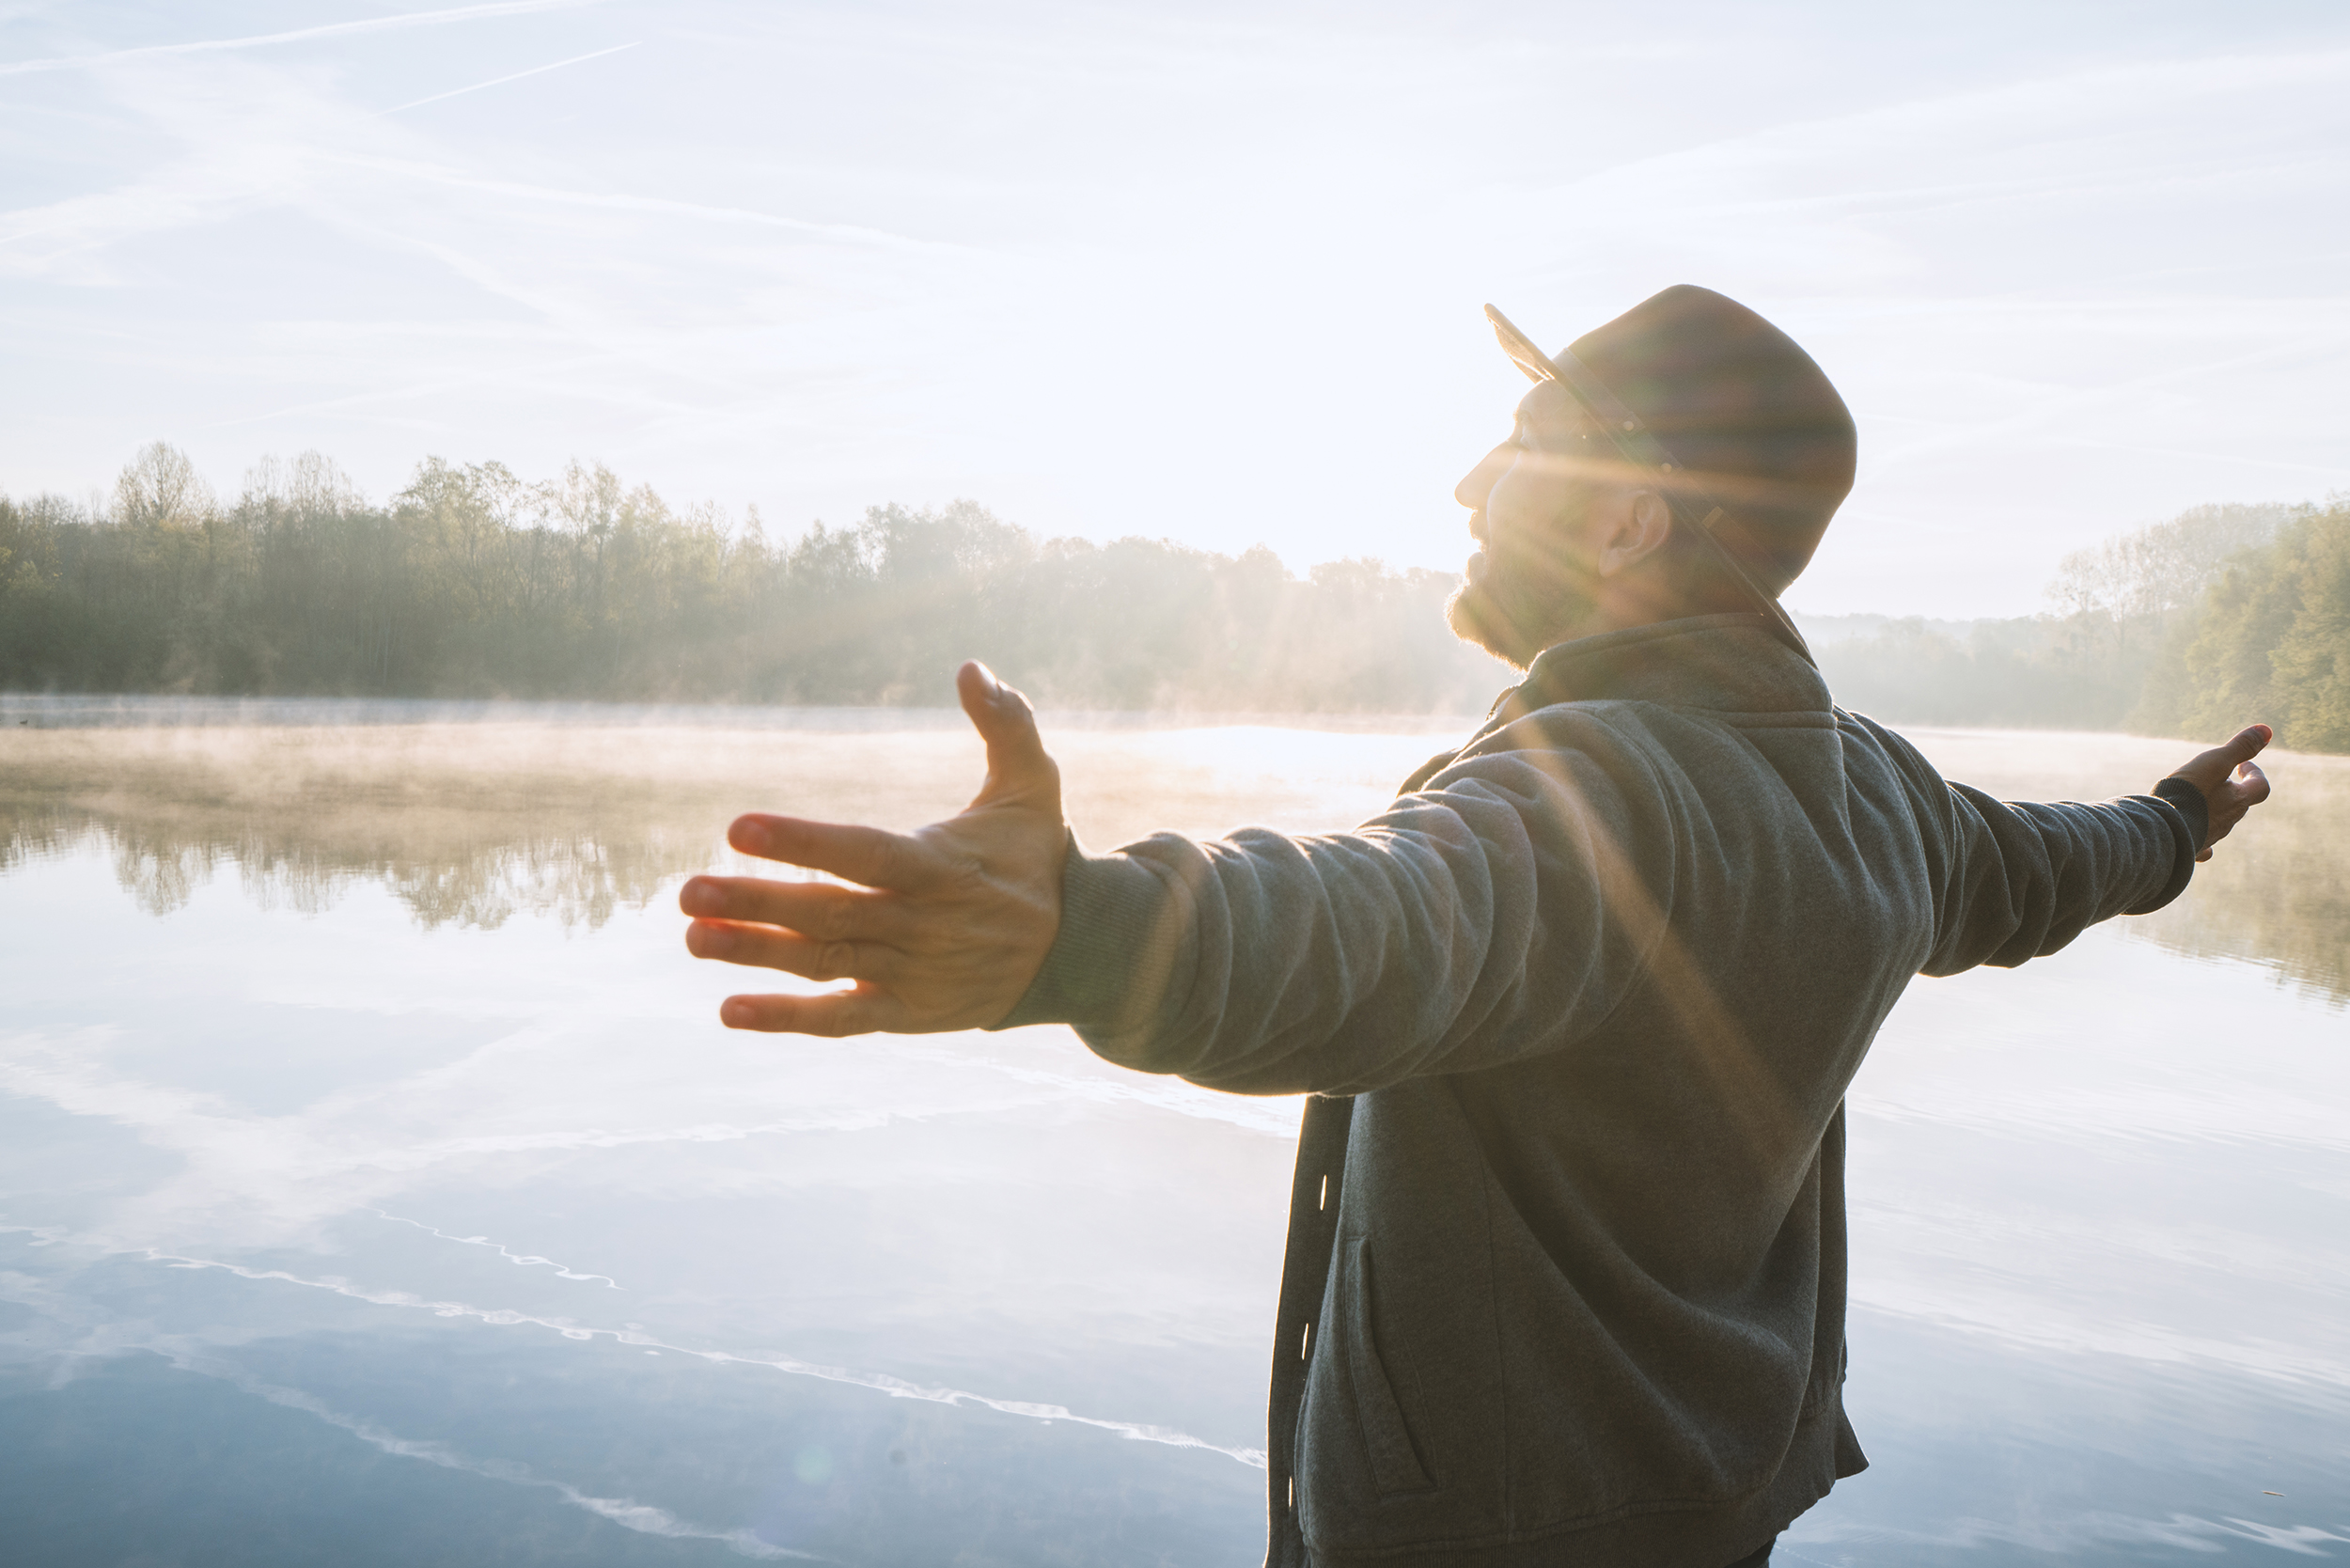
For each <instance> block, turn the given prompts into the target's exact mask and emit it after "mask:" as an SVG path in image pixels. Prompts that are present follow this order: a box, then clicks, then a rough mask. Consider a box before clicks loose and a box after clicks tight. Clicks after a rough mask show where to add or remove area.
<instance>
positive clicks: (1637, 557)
mask: <svg viewBox="0 0 2350 1568" xmlns="http://www.w3.org/2000/svg"><path fill="white" fill-rule="evenodd" d="M1672 529H1673V514H1672V509H1671V508H1670V507H1669V506H1667V505H1666V504H1665V498H1664V497H1663V496H1662V495H1659V494H1656V492H1654V491H1653V490H1636V491H1634V492H1633V493H1632V494H1631V495H1630V496H1629V497H1628V498H1627V503H1626V505H1625V506H1624V507H1623V508H1622V510H1619V511H1618V512H1617V514H1616V517H1615V519H1614V523H1613V525H1611V526H1610V527H1609V528H1608V529H1607V532H1606V537H1605V538H1604V539H1603V540H1602V541H1600V548H1599V559H1598V561H1597V563H1596V565H1597V567H1598V570H1599V574H1600V575H1601V576H1602V577H1613V576H1615V575H1617V574H1618V573H1619V572H1629V571H1631V570H1632V569H1633V568H1634V567H1636V566H1637V565H1639V564H1640V563H1641V562H1642V561H1644V560H1646V559H1648V558H1649V557H1651V556H1653V555H1654V554H1655V553H1656V552H1657V551H1658V550H1659V549H1661V548H1663V547H1664V543H1665V541H1666V540H1668V539H1669V538H1670V537H1671V536H1672Z"/></svg>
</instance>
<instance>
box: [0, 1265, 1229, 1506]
mask: <svg viewBox="0 0 2350 1568" xmlns="http://www.w3.org/2000/svg"><path fill="white" fill-rule="evenodd" d="M26 1230H29V1228H28V1227H21V1226H0V1232H7V1231H26ZM41 1239H42V1240H43V1242H44V1243H45V1244H47V1245H55V1244H56V1243H57V1242H58V1241H60V1240H65V1241H67V1242H68V1243H69V1244H71V1243H76V1242H78V1243H80V1244H81V1245H83V1246H86V1247H92V1248H95V1249H97V1250H100V1251H102V1252H109V1253H114V1254H116V1255H118V1256H131V1257H139V1258H144V1259H146V1260H147V1261H149V1262H157V1263H162V1264H163V1265H164V1266H165V1267H166V1268H174V1269H185V1270H189V1271H192V1272H207V1271H217V1272H220V1273H223V1274H227V1275H231V1276H233V1277H235V1278H239V1279H245V1280H250V1281H252V1282H254V1283H256V1284H279V1285H292V1286H296V1287H299V1288H301V1289H304V1290H313V1291H323V1292H326V1293H328V1294H333V1295H338V1296H342V1297H344V1298H346V1299H348V1300H352V1301H359V1302H365V1303H366V1304H368V1306H371V1307H392V1308H400V1309H407V1310H411V1311H422V1312H430V1313H431V1314H432V1315H433V1316H434V1317H436V1318H444V1319H466V1318H470V1319H472V1320H473V1321H475V1322H477V1323H481V1324H485V1325H489V1326H491V1327H496V1328H541V1329H549V1330H552V1331H553V1332H555V1333H556V1334H559V1335H561V1336H562V1337H563V1338H564V1339H566V1340H571V1341H577V1342H580V1343H591V1342H593V1341H597V1340H609V1341H613V1342H614V1343H617V1344H624V1345H632V1346H635V1347H638V1348H641V1349H645V1350H653V1351H666V1352H668V1353H670V1354H672V1355H676V1356H690V1357H693V1358H695V1359H697V1360H700V1361H706V1362H708V1363H710V1364H711V1365H713V1366H734V1367H762V1368H765V1369H766V1370H767V1371H769V1372H783V1373H786V1374H788V1375H790V1376H793V1377H810V1378H815V1379H817V1380H819V1381H821V1382H825V1383H840V1384H846V1385H848V1386H850V1387H852V1388H869V1389H871V1390H872V1391H874V1392H875V1393H880V1394H886V1395H887V1396H889V1397H890V1398H891V1399H910V1400H919V1401H921V1402H923V1403H929V1404H948V1405H970V1406H977V1407H979V1408H982V1409H987V1410H994V1411H996V1412H998V1413H999V1414H1002V1415H1006V1416H1020V1417H1024V1418H1026V1419H1029V1420H1036V1421H1048V1422H1050V1421H1065V1422H1068V1423H1069V1424H1071V1425H1073V1426H1089V1427H1092V1428H1094V1429H1096V1430H1097V1431H1102V1432H1107V1433H1110V1434H1112V1435H1116V1436H1119V1437H1122V1438H1125V1439H1127V1440H1128V1441H1130V1442H1140V1443H1158V1444H1163V1445H1165V1446H1167V1447H1169V1448H1178V1449H1201V1450H1206V1451H1207V1452H1209V1453H1220V1454H1222V1455H1224V1456H1225V1457H1226V1458H1227V1459H1232V1460H1237V1461H1238V1462H1239V1463H1241V1464H1243V1465H1246V1466H1250V1467H1252V1468H1254V1469H1260V1470H1261V1469H1263V1468H1264V1466H1265V1454H1264V1450H1262V1449H1253V1448H1233V1447H1228V1446H1226V1445H1225V1444H1222V1443H1212V1442H1210V1441H1208V1440H1207V1439H1206V1438H1204V1437H1195V1436H1193V1435H1191V1434H1190V1433H1188V1432H1184V1431H1183V1430H1182V1429H1180V1428H1178V1427H1171V1426H1159V1425H1156V1424H1153V1423H1151V1422H1147V1421H1125V1420H1118V1419H1112V1418H1109V1417H1105V1416H1085V1415H1080V1414H1078V1413H1077V1412H1075V1411H1073V1410H1071V1409H1070V1408H1069V1407H1068V1406H1066V1405H1062V1404H1050V1403H1042V1402H1040V1401H1036V1400H1018V1399H1001V1398H997V1397H996V1396H995V1395H991V1394H980V1393H974V1392H972V1391H971V1390H970V1389H968V1388H949V1387H947V1386H945V1385H943V1384H931V1383H917V1382H915V1381H913V1380H912V1379H910V1378H903V1377H899V1376H897V1375H896V1374H894V1373H891V1372H866V1371H863V1370H860V1369H858V1368H854V1367H840V1366H831V1365H827V1364H825V1363H823V1362H820V1361H804V1360H801V1359H800V1358H798V1357H797V1356H772V1355H760V1354H757V1353H745V1354H738V1353H736V1352H733V1351H729V1350H716V1349H712V1348H709V1347H707V1346H697V1345H686V1344H679V1343H676V1342H674V1341H668V1340H664V1339H662V1338H660V1337H659V1336H658V1335H654V1334H650V1333H647V1332H646V1331H644V1330H643V1329H639V1328H603V1327H596V1326H592V1325H586V1324H582V1323H579V1322H578V1321H576V1320H575V1319H572V1318H568V1317H543V1316H540V1315H539V1314H537V1313H533V1312H524V1311H517V1310H514V1309H510V1308H502V1307H479V1306H476V1305H474V1304H473V1303H471V1302H466V1301H453V1300H446V1299H436V1298H433V1297H429V1296H422V1295H417V1294H415V1293H413V1292H410V1291H398V1290H371V1289H368V1287H366V1286H362V1285H356V1284H353V1283H352V1281H350V1280H348V1279H344V1278H337V1277H334V1276H320V1277H317V1278H311V1277H308V1276H305V1275H300V1274H294V1273H291V1272H290V1271H288V1270H286V1269H275V1268H253V1267H250V1266H248V1265H246V1264H243V1263H232V1262H227V1261H226V1260H224V1259H219V1258H205V1257H200V1256H196V1255H194V1254H190V1253H184V1252H173V1251H169V1250H166V1249H164V1248H160V1247H116V1246H113V1245H111V1244H109V1243H106V1242H103V1241H102V1240H100V1239H98V1238H96V1237H87V1238H84V1237H70V1236H64V1235H61V1234H60V1232H58V1231H56V1230H55V1228H48V1229H45V1230H44V1231H42V1232H41Z"/></svg>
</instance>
